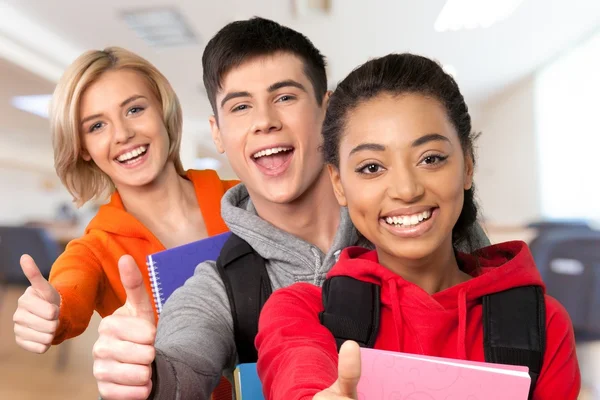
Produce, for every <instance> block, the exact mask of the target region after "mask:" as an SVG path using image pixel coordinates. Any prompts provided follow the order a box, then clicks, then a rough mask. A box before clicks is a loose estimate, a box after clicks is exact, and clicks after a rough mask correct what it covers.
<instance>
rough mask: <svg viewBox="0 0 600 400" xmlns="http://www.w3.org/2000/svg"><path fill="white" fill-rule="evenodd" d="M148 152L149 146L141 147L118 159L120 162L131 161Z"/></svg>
mask: <svg viewBox="0 0 600 400" xmlns="http://www.w3.org/2000/svg"><path fill="white" fill-rule="evenodd" d="M146 150H148V146H140V147H138V148H137V149H133V150H131V151H129V152H127V153H125V154H121V155H120V156H119V157H117V160H118V161H120V162H125V161H129V160H131V159H132V158H134V157H137V156H139V155H140V154H144V153H145V152H146Z"/></svg>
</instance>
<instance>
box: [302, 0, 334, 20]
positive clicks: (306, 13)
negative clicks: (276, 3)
mask: <svg viewBox="0 0 600 400" xmlns="http://www.w3.org/2000/svg"><path fill="white" fill-rule="evenodd" d="M330 12H331V0H293V1H292V14H293V15H294V16H299V17H314V16H319V15H321V16H323V15H328V14H329V13H330Z"/></svg>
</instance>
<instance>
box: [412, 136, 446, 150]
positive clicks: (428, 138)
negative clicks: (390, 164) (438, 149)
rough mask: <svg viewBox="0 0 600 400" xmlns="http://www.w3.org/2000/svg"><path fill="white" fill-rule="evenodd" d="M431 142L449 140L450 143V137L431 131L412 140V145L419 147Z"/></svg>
mask: <svg viewBox="0 0 600 400" xmlns="http://www.w3.org/2000/svg"><path fill="white" fill-rule="evenodd" d="M429 142H448V143H450V139H448V138H447V137H446V136H444V135H440V134H439V133H430V134H427V135H424V136H421V137H420V138H418V139H417V140H415V141H414V142H412V144H411V147H419V146H422V145H424V144H425V143H429Z"/></svg>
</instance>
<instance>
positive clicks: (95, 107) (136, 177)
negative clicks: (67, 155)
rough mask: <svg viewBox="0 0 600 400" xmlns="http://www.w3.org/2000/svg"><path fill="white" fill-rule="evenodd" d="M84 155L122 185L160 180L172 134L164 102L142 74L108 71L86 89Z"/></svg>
mask: <svg viewBox="0 0 600 400" xmlns="http://www.w3.org/2000/svg"><path fill="white" fill-rule="evenodd" d="M79 115H80V118H81V119H80V121H81V122H80V126H79V129H80V132H81V141H82V146H83V153H82V157H83V159H84V160H86V161H88V162H92V161H93V162H94V163H95V164H96V165H97V166H98V168H100V170H102V172H104V173H105V174H106V175H108V177H109V178H110V179H111V180H112V181H113V183H114V184H115V186H116V187H117V189H118V188H119V187H123V186H128V187H139V186H144V185H148V184H150V183H152V182H154V181H155V180H156V179H157V178H158V177H159V176H160V175H161V174H162V173H163V171H164V170H165V165H166V164H167V158H168V153H169V135H168V133H167V129H166V128H165V124H164V122H163V116H162V108H161V103H160V102H159V100H158V98H157V96H156V94H155V93H154V92H153V91H152V90H151V89H150V87H149V84H148V80H147V79H146V78H145V77H144V76H142V75H141V74H139V73H137V72H135V71H133V70H129V69H118V70H111V71H108V72H105V73H103V74H102V75H101V76H100V78H98V79H97V80H96V81H94V83H92V84H91V85H90V86H89V87H88V88H87V89H86V90H85V92H84V93H83V95H82V97H81V103H80V107H79Z"/></svg>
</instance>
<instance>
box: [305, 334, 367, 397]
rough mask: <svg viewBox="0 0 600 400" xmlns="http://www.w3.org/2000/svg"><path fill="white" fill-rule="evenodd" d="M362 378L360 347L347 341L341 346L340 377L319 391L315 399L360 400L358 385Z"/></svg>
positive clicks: (339, 359)
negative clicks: (357, 391) (357, 390)
mask: <svg viewBox="0 0 600 400" xmlns="http://www.w3.org/2000/svg"><path fill="white" fill-rule="evenodd" d="M359 380H360V347H358V344H357V343H356V342H352V341H347V342H345V343H344V344H343V345H342V347H341V348H340V353H339V358H338V379H337V381H335V383H334V384H333V385H331V386H330V387H329V388H327V389H325V390H323V391H322V392H320V393H317V394H316V395H315V397H313V400H358V395H357V393H356V386H357V385H358V381H359Z"/></svg>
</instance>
